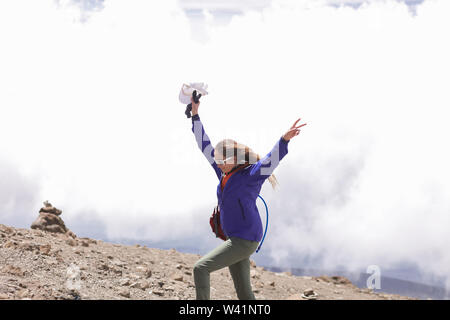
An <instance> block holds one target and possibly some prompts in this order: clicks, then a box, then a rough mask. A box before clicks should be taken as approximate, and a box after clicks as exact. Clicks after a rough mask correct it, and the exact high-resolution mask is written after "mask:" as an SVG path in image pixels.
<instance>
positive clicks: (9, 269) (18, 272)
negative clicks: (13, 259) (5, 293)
mask: <svg viewBox="0 0 450 320" xmlns="http://www.w3.org/2000/svg"><path fill="white" fill-rule="evenodd" d="M1 270H2V272H4V273H9V274H12V275H14V276H19V277H23V276H24V275H25V272H24V271H22V269H20V268H19V267H16V266H13V265H7V266H4V267H3V268H2V269H1Z"/></svg>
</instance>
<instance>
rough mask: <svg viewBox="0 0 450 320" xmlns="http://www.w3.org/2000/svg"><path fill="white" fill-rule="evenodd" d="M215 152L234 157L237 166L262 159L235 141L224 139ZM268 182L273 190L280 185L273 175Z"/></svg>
mask: <svg viewBox="0 0 450 320" xmlns="http://www.w3.org/2000/svg"><path fill="white" fill-rule="evenodd" d="M214 150H217V152H218V153H220V154H222V155H223V156H227V157H231V156H232V155H234V156H235V157H236V159H237V164H253V163H256V162H257V161H259V160H260V159H261V157H260V155H259V154H257V153H256V152H254V151H253V150H252V149H251V148H249V147H248V146H246V145H245V144H242V143H239V142H237V141H235V140H233V139H224V140H222V141H220V142H219V143H218V144H217V145H216V147H215V149H214ZM268 180H269V182H270V184H271V185H272V188H273V189H275V187H276V186H277V185H279V183H278V180H277V178H276V177H275V175H274V174H273V173H272V174H271V175H270V177H269V178H268Z"/></svg>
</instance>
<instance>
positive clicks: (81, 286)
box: [0, 224, 411, 300]
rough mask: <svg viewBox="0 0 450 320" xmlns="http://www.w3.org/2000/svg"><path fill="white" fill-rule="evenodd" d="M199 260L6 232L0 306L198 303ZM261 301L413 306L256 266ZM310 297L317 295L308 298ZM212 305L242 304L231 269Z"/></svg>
mask: <svg viewBox="0 0 450 320" xmlns="http://www.w3.org/2000/svg"><path fill="white" fill-rule="evenodd" d="M199 258H200V256H199V255H197V254H186V253H181V252H177V251H176V250H175V249H171V250H160V249H156V248H148V247H145V246H140V245H134V246H127V245H119V244H114V243H108V242H103V241H101V240H94V239H89V238H75V239H73V238H71V237H70V236H67V235H64V234H57V233H51V232H46V231H41V230H34V229H18V228H13V227H8V226H5V225H2V224H0V299H150V300H152V299H158V300H159V299H195V286H194V279H193V275H192V268H193V266H194V264H195V262H196V261H197V260H198V259H199ZM251 275H252V279H251V281H252V286H253V290H254V292H255V296H256V298H257V299H300V300H301V299H304V298H302V297H301V295H302V294H303V293H304V292H305V290H306V291H307V292H306V294H307V295H308V291H310V290H313V291H314V294H317V296H316V299H319V300H320V299H370V300H374V299H411V298H408V297H402V296H398V295H391V294H378V293H373V292H371V291H370V290H368V289H363V290H361V289H359V288H357V287H355V286H354V285H353V284H351V283H350V281H348V280H347V279H346V278H343V277H329V276H322V277H299V276H293V275H291V274H290V273H275V272H271V271H267V270H264V268H262V267H259V266H256V265H255V264H254V262H252V269H251ZM308 289H310V290H308ZM309 294H313V293H312V292H309ZM211 298H212V299H226V300H235V299H237V297H236V293H235V290H234V285H233V281H232V279H231V276H230V273H229V271H228V268H225V269H222V270H219V271H216V272H213V273H212V274H211Z"/></svg>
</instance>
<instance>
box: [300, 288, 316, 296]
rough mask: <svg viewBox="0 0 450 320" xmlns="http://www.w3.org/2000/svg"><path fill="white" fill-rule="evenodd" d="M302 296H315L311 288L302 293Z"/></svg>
mask: <svg viewBox="0 0 450 320" xmlns="http://www.w3.org/2000/svg"><path fill="white" fill-rule="evenodd" d="M303 294H304V295H305V296H313V295H314V294H315V292H314V290H313V289H311V288H308V289H306V290H305V291H303Z"/></svg>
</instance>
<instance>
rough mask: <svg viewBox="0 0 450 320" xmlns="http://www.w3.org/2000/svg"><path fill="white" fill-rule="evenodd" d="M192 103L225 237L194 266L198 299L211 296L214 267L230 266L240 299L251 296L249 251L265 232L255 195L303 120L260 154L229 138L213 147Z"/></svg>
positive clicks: (271, 179)
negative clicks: (216, 181)
mask: <svg viewBox="0 0 450 320" xmlns="http://www.w3.org/2000/svg"><path fill="white" fill-rule="evenodd" d="M191 103H192V132H194V135H195V138H196V140H197V144H198V146H199V148H200V150H201V151H202V152H203V154H204V155H205V157H206V158H207V159H208V161H209V162H210V164H211V166H212V167H213V169H214V171H215V172H216V175H217V178H218V179H219V180H220V182H219V185H218V186H217V199H218V201H219V208H220V225H221V227H222V230H223V232H224V234H225V236H226V241H225V242H224V243H222V244H221V245H220V246H218V247H217V248H215V249H214V250H212V251H211V252H209V253H207V254H206V255H205V256H203V257H202V258H201V259H200V260H198V261H197V262H196V263H195V265H194V281H195V290H196V298H197V300H208V299H210V276H209V274H210V273H211V272H213V271H216V270H219V269H222V268H224V267H227V266H228V268H229V270H230V274H231V277H232V279H233V283H234V287H235V289H236V293H237V296H238V299H241V300H242V299H246V300H250V299H255V296H254V294H253V291H252V287H251V283H250V259H249V258H250V256H251V255H252V254H253V252H255V250H256V249H257V247H258V244H259V241H261V238H262V235H263V227H262V223H261V218H260V216H259V212H258V209H257V207H256V198H257V197H258V194H259V191H260V190H261V187H262V184H263V183H264V181H265V180H266V179H268V180H269V182H270V183H271V184H272V187H275V185H276V183H277V181H276V178H275V176H274V175H273V174H272V172H273V170H274V169H275V168H276V166H277V165H278V163H279V161H280V160H281V159H282V158H283V157H284V156H285V155H286V154H287V152H288V150H287V145H288V143H289V141H290V140H291V139H292V138H293V137H295V136H296V135H298V134H299V132H300V127H302V126H304V125H306V123H305V124H302V125H300V126H296V124H297V122H298V121H300V119H298V120H297V121H296V122H295V123H294V125H293V126H292V127H291V128H290V129H289V130H288V131H287V132H286V133H285V134H284V135H283V136H282V137H281V138H280V140H279V141H278V142H277V143H276V145H275V146H274V147H273V149H272V150H271V151H270V152H269V153H268V154H267V155H266V156H265V157H264V158H263V159H260V156H259V155H258V154H256V153H255V152H253V150H251V149H250V148H249V147H247V146H245V145H243V144H240V143H238V142H236V141H234V140H232V139H225V140H222V141H220V142H219V143H218V144H217V145H216V147H215V148H213V147H212V146H211V142H210V141H209V138H208V136H207V134H206V133H205V130H204V128H203V124H202V123H201V121H200V117H199V115H198V108H199V106H200V102H199V103H195V102H194V100H193V99H192V98H191Z"/></svg>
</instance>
